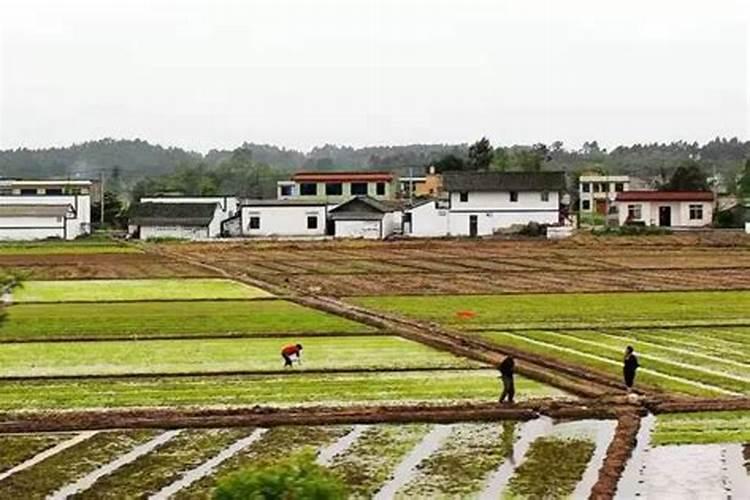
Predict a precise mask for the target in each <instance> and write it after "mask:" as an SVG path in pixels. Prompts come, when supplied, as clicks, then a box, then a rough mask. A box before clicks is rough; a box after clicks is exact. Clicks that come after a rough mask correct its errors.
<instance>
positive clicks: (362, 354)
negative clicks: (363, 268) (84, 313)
mask: <svg viewBox="0 0 750 500" xmlns="http://www.w3.org/2000/svg"><path fill="white" fill-rule="evenodd" d="M296 342H303V348H304V350H303V355H302V359H303V364H300V365H295V370H308V369H313V370H376V369H380V370H394V369H399V370H403V369H439V368H472V367H479V366H480V365H479V363H476V362H473V361H470V360H468V359H466V358H462V357H458V356H455V355H453V354H450V353H447V352H443V351H437V350H435V349H432V348H430V347H427V346H425V345H423V344H419V343H417V342H413V341H410V340H406V339H403V338H400V337H394V336H386V335H383V336H364V337H356V336H353V337H343V336H341V337H310V338H302V337H287V338H283V337H282V338H235V339H225V338H222V339H186V340H174V339H173V340H137V341H133V340H125V341H102V342H42V343H34V342H27V343H17V344H13V343H6V344H2V343H0V379H1V378H2V377H8V376H15V377H37V376H45V377H50V376H61V375H65V376H72V375H75V376H85V375H134V374H149V373H160V374H161V373H195V374H201V373H215V372H253V371H279V372H281V371H284V366H283V365H284V363H283V360H282V358H281V356H280V351H281V348H282V347H283V346H285V345H287V344H290V343H296Z"/></svg>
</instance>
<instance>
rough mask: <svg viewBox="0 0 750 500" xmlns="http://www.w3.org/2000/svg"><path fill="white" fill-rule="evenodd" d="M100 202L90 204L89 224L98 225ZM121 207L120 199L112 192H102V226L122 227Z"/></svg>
mask: <svg viewBox="0 0 750 500" xmlns="http://www.w3.org/2000/svg"><path fill="white" fill-rule="evenodd" d="M101 208H102V206H101V202H99V200H97V201H95V202H93V203H92V204H91V222H92V223H94V224H98V223H99V221H100V220H101ZM122 215H123V206H122V201H121V200H120V197H119V196H118V195H117V193H115V192H114V191H110V190H107V191H105V192H104V224H105V225H106V226H110V227H122V223H123V220H122Z"/></svg>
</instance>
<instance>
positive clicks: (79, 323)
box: [0, 300, 372, 342]
mask: <svg viewBox="0 0 750 500" xmlns="http://www.w3.org/2000/svg"><path fill="white" fill-rule="evenodd" d="M94 309H95V311H96V315H95V316H94V315H93V311H94ZM4 312H5V316H4V318H3V321H2V322H1V323H0V342H1V341H3V340H15V341H18V340H20V341H30V340H37V339H55V338H65V339H70V338H79V339H84V338H107V337H117V338H120V337H133V338H143V337H153V336H159V337H168V336H182V335H198V336H210V335H212V334H223V335H226V334H240V333H244V334H253V333H257V334H266V333H282V334H294V333H306V332H311V333H331V332H349V333H360V332H368V331H372V329H371V328H369V327H366V326H364V325H361V324H359V323H355V322H353V321H349V320H347V319H344V318H341V317H338V316H334V315H331V314H326V313H323V312H319V311H315V310H312V309H308V308H305V307H302V306H299V305H297V304H294V303H291V302H286V301H283V300H264V301H231V300H228V301H215V302H214V301H206V302H191V301H184V302H123V303H106V304H96V305H93V304H85V303H73V304H18V305H13V306H10V307H7V308H5V310H4Z"/></svg>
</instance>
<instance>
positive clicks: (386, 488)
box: [373, 425, 453, 500]
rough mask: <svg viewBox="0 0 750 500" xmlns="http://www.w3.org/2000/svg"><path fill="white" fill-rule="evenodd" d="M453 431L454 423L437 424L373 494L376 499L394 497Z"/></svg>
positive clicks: (382, 499)
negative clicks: (417, 468)
mask: <svg viewBox="0 0 750 500" xmlns="http://www.w3.org/2000/svg"><path fill="white" fill-rule="evenodd" d="M452 431H453V425H436V426H434V427H433V428H432V430H430V432H428V433H427V435H425V437H424V438H423V439H422V441H420V442H419V443H418V444H417V445H416V446H415V447H414V448H413V449H412V450H411V451H410V452H409V453H408V454H407V455H406V456H405V457H404V459H403V460H402V461H401V463H400V464H398V466H397V467H396V469H395V470H394V471H393V474H392V475H391V478H390V479H389V480H388V481H387V482H386V483H385V484H384V485H383V486H382V487H381V488H380V490H378V492H377V493H376V494H375V495H374V496H373V498H374V499H375V500H389V499H392V498H393V497H394V496H395V494H396V492H398V491H399V490H400V489H401V488H402V487H403V486H405V485H406V484H407V483H408V482H409V481H411V479H412V478H413V477H414V475H415V474H416V472H417V471H416V467H417V466H418V465H419V464H420V463H422V461H423V460H425V459H427V458H428V457H429V456H430V455H432V454H433V453H435V451H437V450H438V449H439V448H440V446H441V445H442V444H443V441H445V440H446V439H447V438H448V436H449V435H450V434H451V432H452Z"/></svg>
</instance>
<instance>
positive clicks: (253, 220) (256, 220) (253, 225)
mask: <svg viewBox="0 0 750 500" xmlns="http://www.w3.org/2000/svg"><path fill="white" fill-rule="evenodd" d="M249 227H250V229H260V217H258V216H257V215H256V216H254V217H250V226H249Z"/></svg>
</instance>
